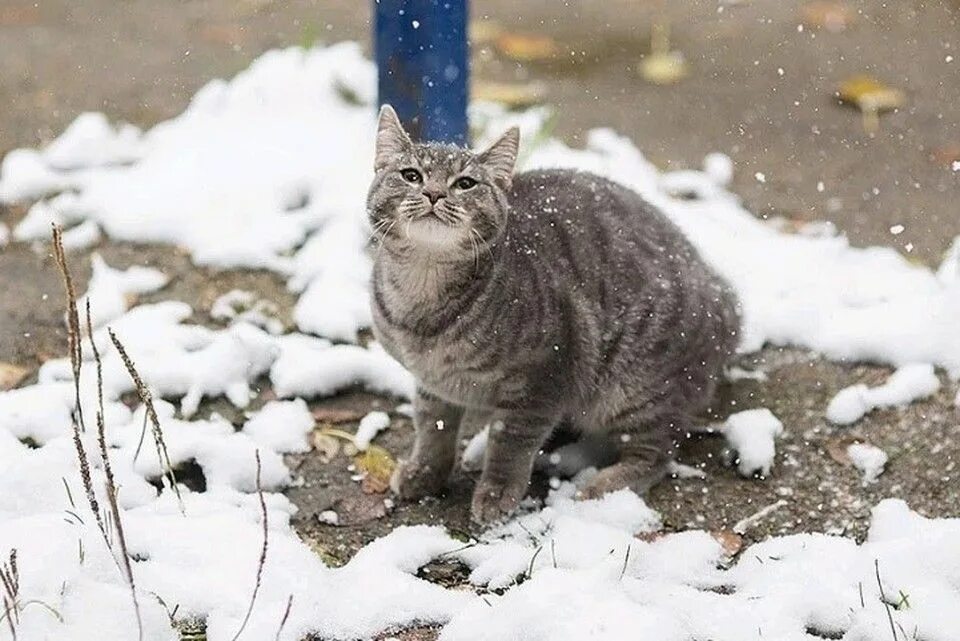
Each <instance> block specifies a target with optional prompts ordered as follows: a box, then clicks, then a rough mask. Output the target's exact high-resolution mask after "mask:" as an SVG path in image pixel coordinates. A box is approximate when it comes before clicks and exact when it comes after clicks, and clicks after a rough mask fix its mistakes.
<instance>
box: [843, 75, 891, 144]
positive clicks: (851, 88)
mask: <svg viewBox="0 0 960 641" xmlns="http://www.w3.org/2000/svg"><path fill="white" fill-rule="evenodd" d="M837 95H839V96H840V99H841V100H843V101H844V102H846V103H849V104H852V105H855V106H856V107H857V108H858V109H859V110H860V111H862V112H863V128H864V129H865V130H866V131H867V133H874V132H876V131H877V129H878V128H879V125H880V121H879V115H880V113H882V112H884V111H890V110H891V109H897V108H898V107H900V106H901V105H902V104H903V100H904V95H903V92H902V91H900V90H899V89H894V88H893V87H890V86H888V85H885V84H883V83H882V82H880V81H879V80H877V79H876V78H873V77H872V76H867V75H858V76H853V77H852V78H848V79H847V80H844V81H843V82H842V83H840V88H839V91H838V92H837Z"/></svg>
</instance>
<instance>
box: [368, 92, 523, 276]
mask: <svg viewBox="0 0 960 641" xmlns="http://www.w3.org/2000/svg"><path fill="white" fill-rule="evenodd" d="M519 141H520V133H519V131H518V130H517V129H516V128H515V127H514V128H512V129H510V130H508V131H507V132H506V133H505V134H504V135H503V136H502V137H501V138H500V139H499V140H497V141H496V142H495V143H493V144H492V145H490V146H489V147H488V148H486V149H485V150H483V151H479V152H473V151H470V150H468V149H461V148H459V147H454V146H452V145H441V144H435V143H426V144H417V143H414V142H413V141H412V140H411V139H410V137H409V136H408V135H407V133H406V132H405V131H404V130H403V127H402V126H401V124H400V120H399V119H398V118H397V114H396V112H395V111H394V110H393V109H392V108H391V107H390V106H389V105H384V106H383V108H382V109H381V110H380V121H379V124H378V126H377V148H376V158H375V160H374V171H375V174H376V175H375V176H374V179H373V183H372V184H371V185H370V192H369V194H368V196H367V211H368V214H369V216H370V223H371V225H372V226H373V232H374V237H375V238H378V239H380V242H382V243H383V245H384V247H385V248H386V249H387V250H388V251H389V250H391V249H397V250H401V251H421V252H427V253H430V254H436V255H442V256H443V257H444V258H451V259H457V258H459V257H463V258H468V257H470V256H475V255H476V253H477V251H478V250H482V246H483V245H485V244H489V243H491V242H493V241H495V240H496V239H497V237H498V236H499V235H500V234H501V233H502V230H503V228H504V225H505V224H506V219H507V211H508V204H507V191H508V190H509V189H510V181H511V179H512V177H513V166H514V163H515V162H516V159H517V146H518V144H519Z"/></svg>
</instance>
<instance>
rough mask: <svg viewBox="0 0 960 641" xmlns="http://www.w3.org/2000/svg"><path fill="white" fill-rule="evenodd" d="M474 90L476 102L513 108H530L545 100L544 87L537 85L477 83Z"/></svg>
mask: <svg viewBox="0 0 960 641" xmlns="http://www.w3.org/2000/svg"><path fill="white" fill-rule="evenodd" d="M472 90H473V91H472V93H473V98H474V100H485V101H489V102H499V103H501V104H504V105H507V106H508V107H513V108H520V107H530V106H532V105H535V104H537V103H540V102H543V98H544V91H543V87H542V86H541V85H539V84H535V83H530V84H523V85H516V84H507V83H502V82H475V83H474V84H473V88H472Z"/></svg>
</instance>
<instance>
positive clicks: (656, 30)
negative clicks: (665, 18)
mask: <svg viewBox="0 0 960 641" xmlns="http://www.w3.org/2000/svg"><path fill="white" fill-rule="evenodd" d="M686 75H687V61H686V60H685V59H684V57H683V54H682V53H681V52H679V51H671V50H670V26H669V25H668V24H655V25H653V28H652V32H651V34H650V53H649V55H647V56H646V57H645V58H644V59H643V61H642V62H641V63H640V76H641V77H642V78H643V79H644V80H646V81H647V82H652V83H653V84H655V85H669V84H673V83H675V82H677V81H679V80H680V79H682V78H683V77H684V76H686Z"/></svg>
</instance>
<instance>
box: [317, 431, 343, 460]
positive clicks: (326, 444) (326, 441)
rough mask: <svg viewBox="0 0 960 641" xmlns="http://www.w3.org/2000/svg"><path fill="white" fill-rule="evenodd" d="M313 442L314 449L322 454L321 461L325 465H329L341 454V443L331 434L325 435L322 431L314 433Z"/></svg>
mask: <svg viewBox="0 0 960 641" xmlns="http://www.w3.org/2000/svg"><path fill="white" fill-rule="evenodd" d="M311 442H312V443H313V449H314V450H316V451H317V453H319V454H320V460H321V462H323V463H329V462H330V461H331V460H333V459H334V457H336V455H337V454H338V453H339V452H340V441H339V440H337V439H336V438H335V437H333V436H331V435H329V434H325V433H324V432H323V431H322V430H316V431H314V432H313V435H312V438H311Z"/></svg>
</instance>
